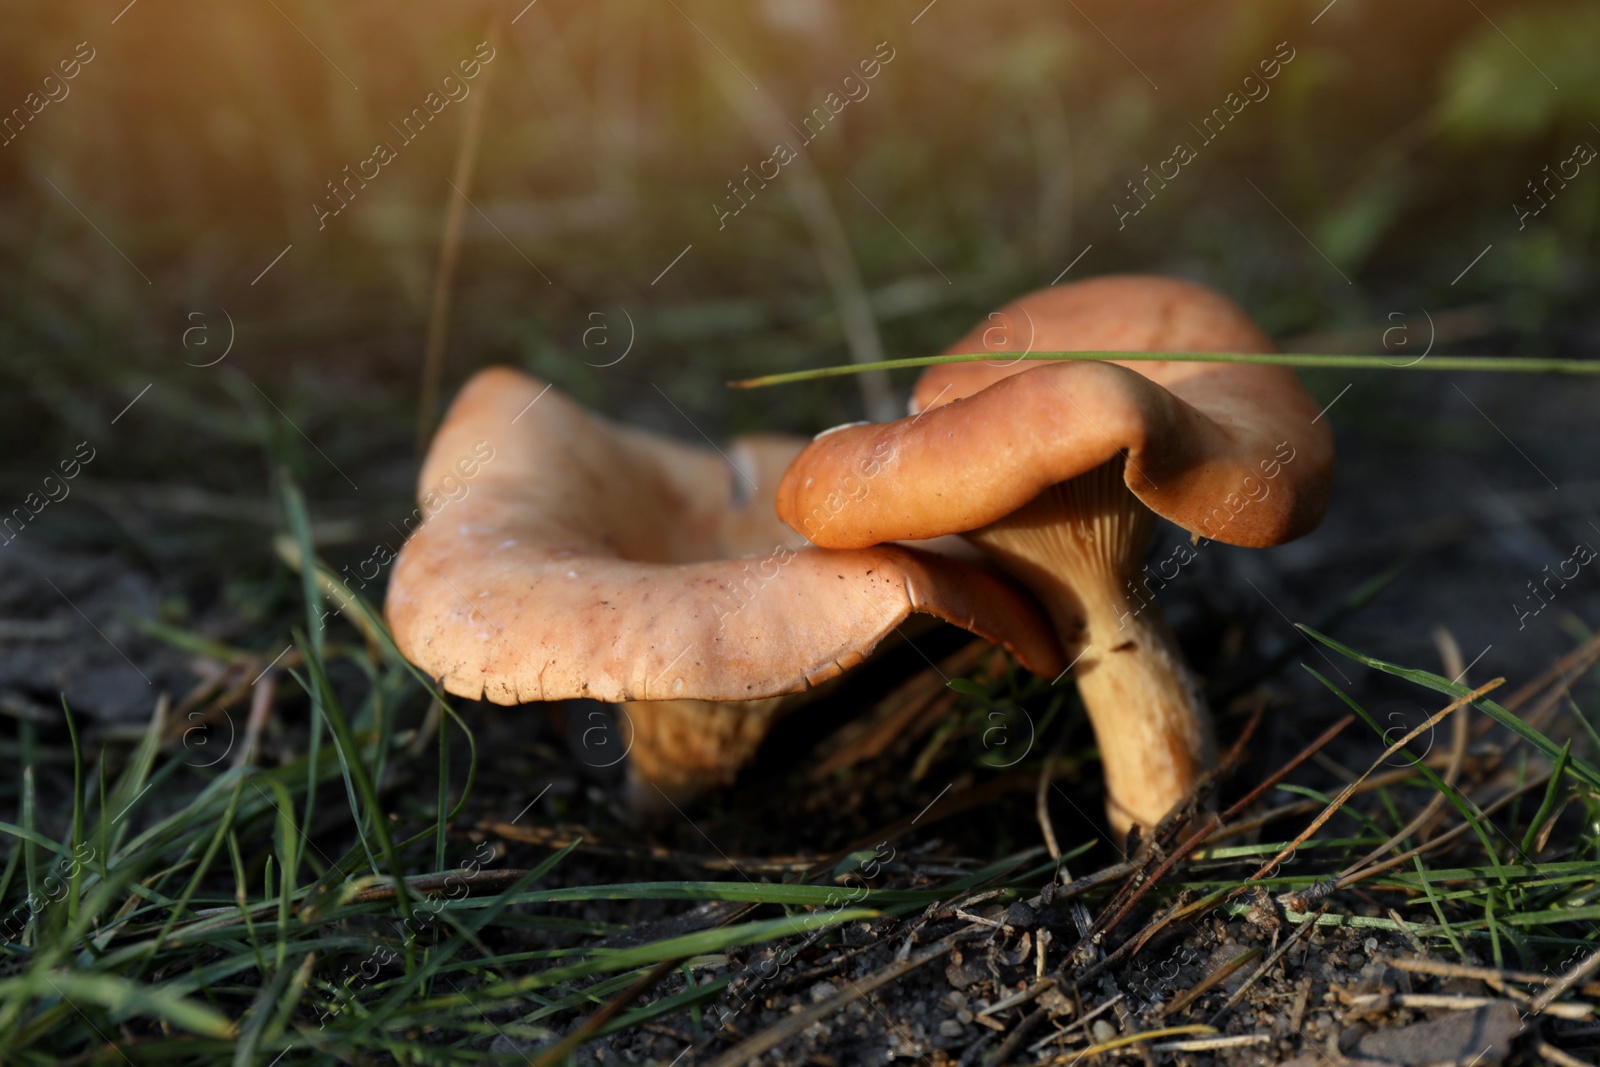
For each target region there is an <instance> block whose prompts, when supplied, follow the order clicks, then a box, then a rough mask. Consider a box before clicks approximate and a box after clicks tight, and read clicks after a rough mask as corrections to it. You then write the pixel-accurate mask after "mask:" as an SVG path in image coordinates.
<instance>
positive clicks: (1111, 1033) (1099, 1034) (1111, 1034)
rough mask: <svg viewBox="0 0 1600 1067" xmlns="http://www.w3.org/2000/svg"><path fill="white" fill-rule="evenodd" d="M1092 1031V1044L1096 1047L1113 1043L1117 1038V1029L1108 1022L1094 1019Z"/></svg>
mask: <svg viewBox="0 0 1600 1067" xmlns="http://www.w3.org/2000/svg"><path fill="white" fill-rule="evenodd" d="M1093 1030H1094V1043H1095V1044H1097V1045H1103V1044H1105V1043H1106V1042H1107V1041H1113V1040H1115V1039H1116V1036H1117V1028H1116V1027H1115V1026H1112V1025H1111V1024H1110V1023H1109V1022H1107V1021H1106V1020H1104V1019H1096V1020H1095V1021H1094V1027H1093Z"/></svg>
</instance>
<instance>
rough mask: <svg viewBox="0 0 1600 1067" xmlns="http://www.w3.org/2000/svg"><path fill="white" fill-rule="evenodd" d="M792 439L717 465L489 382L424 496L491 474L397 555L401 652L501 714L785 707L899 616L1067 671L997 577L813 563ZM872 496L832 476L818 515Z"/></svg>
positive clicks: (500, 372)
mask: <svg viewBox="0 0 1600 1067" xmlns="http://www.w3.org/2000/svg"><path fill="white" fill-rule="evenodd" d="M802 444H803V442H796V441H789V440H774V439H770V438H769V439H760V438H756V439H745V440H743V441H741V442H736V443H735V445H734V446H732V447H730V448H729V449H728V450H727V454H726V455H727V458H725V456H724V455H723V454H722V453H719V452H717V451H715V450H712V449H706V448H698V447H693V446H690V445H685V444H681V443H679V442H676V441H673V440H671V439H668V438H664V437H661V436H658V435H654V434H648V433H643V432H639V431H635V430H630V429H627V428H624V427H621V426H618V425H616V424H614V423H612V422H610V421H608V420H606V419H603V418H600V417H598V416H595V415H592V414H590V413H588V412H586V411H584V410H583V409H582V408H580V407H579V406H578V405H576V404H574V403H573V402H572V401H571V400H569V399H568V398H566V397H565V396H563V395H562V394H561V393H559V392H558V391H556V390H554V389H551V388H549V387H548V386H546V385H545V384H544V383H543V382H540V381H537V380H535V379H533V378H531V377H529V376H527V375H524V374H522V373H520V372H518V371H514V370H510V369H507V368H492V369H489V370H485V371H482V372H480V373H479V374H478V375H476V376H475V377H474V378H473V379H472V380H471V381H469V382H468V383H467V385H466V386H465V387H464V388H463V389H462V391H461V393H460V395H459V396H458V397H457V399H456V401H455V402H454V404H453V405H452V406H451V409H450V411H449V413H448V414H447V416H446V418H445V421H444V423H443V424H442V425H441V427H440V429H439V431H438V433H437V434H436V436H435V438H434V442H433V445H432V447H431V448H430V450H429V453H428V457H427V459H426V461H425V462H424V464H423V468H422V473H421V477H420V482H419V484H420V486H421V495H423V497H424V499H425V500H426V499H427V494H428V493H430V492H434V491H436V487H437V486H438V485H439V484H441V482H444V481H445V480H446V479H449V478H451V477H452V476H454V475H456V472H458V471H460V470H461V468H460V466H459V463H460V461H461V458H462V457H466V456H475V455H482V454H484V453H485V452H486V451H487V450H492V458H491V459H489V460H488V461H486V462H480V463H478V464H476V465H475V466H476V469H475V472H474V474H473V475H472V476H471V477H470V478H465V479H459V476H457V477H458V480H459V481H461V482H462V483H464V484H465V487H466V488H465V491H464V492H462V493H460V494H459V495H458V496H457V497H456V498H455V499H451V500H449V501H448V502H446V503H445V504H443V506H441V507H440V508H438V509H437V511H436V513H435V514H433V515H432V517H431V518H429V519H428V520H427V521H426V522H424V523H423V525H422V526H421V527H420V528H419V529H418V530H417V531H416V533H415V534H414V535H413V536H412V537H411V539H410V540H409V541H408V542H407V544H406V546H405V548H404V549H403V550H402V551H401V553H400V556H399V559H398V561H397V562H396V564H395V567H394V573H393V575H392V578H391V580H390V584H389V593H388V600H387V602H386V605H385V611H386V615H387V617H388V620H389V624H390V627H391V629H392V630H393V633H394V637H395V641H396V643H397V645H398V646H399V648H400V651H401V652H402V653H403V654H404V655H405V656H406V657H407V658H408V659H410V660H411V661H412V662H413V663H416V664H417V665H418V666H419V667H421V668H422V669H424V670H425V671H427V672H428V673H429V674H430V675H432V676H433V677H435V678H436V679H438V680H439V681H440V683H441V685H442V686H443V688H444V689H445V690H446V691H448V692H450V693H454V694H456V695H459V696H464V697H468V698H472V699H479V698H482V699H486V700H490V701H493V702H495V703H499V704H516V703H522V702H526V701H536V700H558V699H567V698H574V697H590V698H593V699H597V700H604V701H613V702H620V701H634V700H670V699H685V698H693V699H702V700H753V699H756V698H760V697H768V696H776V695H779V694H785V693H793V692H799V691H802V690H804V689H806V688H807V687H810V686H814V685H817V684H819V683H821V682H823V681H825V680H827V679H829V678H832V677H834V676H836V675H838V674H840V673H841V672H843V671H845V670H847V669H849V668H850V667H852V666H854V665H856V664H857V663H859V662H861V660H862V659H864V658H865V657H866V656H867V655H868V654H869V653H870V652H871V651H872V650H873V648H874V647H875V646H876V645H877V644H878V643H879V642H880V641H881V640H882V639H883V638H884V637H885V636H887V635H888V634H889V633H890V632H892V631H893V630H894V628H895V627H896V626H897V625H899V624H900V623H901V622H902V621H904V620H905V618H906V617H907V616H908V615H910V614H911V613H912V612H926V613H928V614H931V615H935V616H937V617H939V618H941V619H944V620H946V621H948V622H952V623H954V624H956V625H958V626H962V627H964V628H966V629H968V630H971V631H972V632H974V633H976V634H978V635H980V636H982V637H985V638H988V639H989V640H992V641H994V642H996V643H997V644H1001V645H1004V646H1005V647H1006V648H1007V649H1009V650H1010V651H1011V652H1012V653H1013V654H1014V655H1016V656H1017V657H1018V658H1019V659H1021V660H1022V661H1023V662H1024V663H1025V664H1027V665H1028V666H1029V667H1030V668H1031V669H1034V670H1036V671H1040V672H1044V673H1049V672H1051V671H1055V670H1059V669H1060V667H1061V666H1062V665H1063V664H1064V661H1063V659H1062V656H1061V652H1060V649H1059V646H1058V645H1057V643H1056V640H1055V638H1054V636H1053V634H1052V633H1051V630H1050V627H1049V624H1048V622H1047V621H1046V620H1045V619H1044V617H1043V614H1042V613H1041V612H1040V610H1039V608H1038V607H1037V605H1035V604H1034V603H1033V601H1032V600H1031V599H1030V598H1028V597H1027V596H1026V595H1024V594H1022V593H1020V592H1019V591H1018V590H1017V589H1015V588H1014V587H1013V586H1012V585H1010V584H1009V583H1008V582H1007V581H1005V580H1004V579H1002V578H999V577H996V576H995V575H993V574H990V573H988V572H986V571H984V570H983V569H981V568H978V567H974V566H971V565H969V564H966V563H961V562H958V561H955V560H951V559H945V558H941V557H938V556H934V555H931V554H928V553H924V552H920V551H917V550H913V549H906V548H900V547H895V546H882V547H876V548H870V549H863V550H859V551H849V552H831V551H823V550H819V549H816V548H811V547H806V546H805V545H804V542H803V541H802V540H801V539H800V538H799V537H798V536H796V535H795V534H794V533H793V532H792V531H791V530H789V529H788V528H787V527H785V526H783V525H782V524H781V523H780V522H779V521H778V520H777V519H776V516H775V515H773V513H772V507H771V493H772V489H773V486H774V484H775V482H776V480H777V471H778V470H780V469H782V467H783V465H784V464H785V463H786V462H787V461H788V460H789V458H790V457H792V456H793V454H794V453H795V452H797V451H798V450H799V448H800V447H801V446H802ZM730 460H731V461H730ZM865 469H870V468H865ZM876 491H877V487H876V483H875V481H874V480H872V479H871V478H870V476H869V475H868V474H866V473H864V468H863V467H861V466H860V465H858V466H856V467H853V468H851V470H850V471H845V472H841V474H840V476H839V477H838V478H837V479H836V487H835V493H834V496H833V497H832V498H831V499H828V498H825V504H826V506H827V507H829V508H831V509H833V510H832V512H831V515H832V521H834V522H839V521H843V519H844V517H845V516H847V515H848V514H849V512H850V511H851V510H853V509H854V508H857V507H859V506H861V504H862V502H863V501H864V500H866V499H870V497H871V495H872V493H873V492H876ZM741 498H743V499H741Z"/></svg>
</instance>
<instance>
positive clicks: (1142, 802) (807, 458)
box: [777, 276, 1333, 834]
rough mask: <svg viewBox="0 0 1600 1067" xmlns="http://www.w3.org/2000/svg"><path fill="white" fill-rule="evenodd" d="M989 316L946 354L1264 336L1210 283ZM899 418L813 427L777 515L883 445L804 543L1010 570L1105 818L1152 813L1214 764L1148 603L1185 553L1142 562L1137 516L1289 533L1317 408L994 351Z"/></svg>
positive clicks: (1247, 532)
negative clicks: (1047, 641) (1047, 634)
mask: <svg viewBox="0 0 1600 1067" xmlns="http://www.w3.org/2000/svg"><path fill="white" fill-rule="evenodd" d="M996 315H998V316H1000V317H1001V319H1000V327H1002V328H997V326H996V325H995V316H991V317H990V320H988V321H986V322H985V323H983V324H980V326H979V327H978V328H975V329H974V330H973V331H972V332H971V333H969V334H968V335H967V336H966V337H964V338H962V339H961V340H960V341H958V342H956V344H955V345H954V346H952V348H951V349H950V351H951V352H979V351H985V350H988V351H995V352H1021V351H1024V350H1025V348H1032V349H1035V350H1039V351H1087V352H1094V351H1137V350H1144V351H1194V352H1208V351H1209V352H1241V353H1248V352H1270V351H1272V350H1273V348H1272V344H1271V342H1270V341H1269V340H1268V339H1267V337H1266V336H1265V335H1263V334H1262V333H1261V331H1260V330H1259V329H1257V328H1256V326H1255V325H1254V324H1253V323H1252V322H1251V321H1250V319H1249V318H1248V317H1247V316H1246V315H1245V314H1244V312H1243V311H1241V310H1240V309H1239V308H1238V307H1237V306H1235V305H1234V304H1233V303H1231V302H1230V301H1229V300H1227V299H1226V298H1225V297H1223V296H1221V295H1219V294H1217V293H1215V292H1212V291H1211V290H1208V289H1205V288H1203V287H1201V286H1198V285H1194V284H1191V283H1188V282H1183V281H1177V280H1173V279H1166V278H1158V277H1141V276H1117V277H1106V278H1099V279H1095V280H1091V281H1086V282H1081V283H1077V284H1073V285H1065V286H1060V287H1055V288H1050V289H1045V290H1042V291H1040V292H1037V293H1033V294H1031V295H1029V296H1026V297H1024V298H1022V299H1021V300H1019V301H1017V302H1015V303H1013V304H1011V305H1009V306H1007V307H1006V308H1004V309H1002V310H1001V311H1000V312H997V313H996ZM1030 323H1031V326H1030V325H1029V324H1030ZM986 341H987V342H988V343H987V344H986V343H985V342H986ZM912 412H913V414H912V417H908V418H905V419H901V420H899V421H897V422H890V423H883V424H878V425H862V426H854V427H849V428H846V429H841V430H840V431H838V432H837V433H833V434H829V435H828V436H826V437H822V438H819V439H817V440H815V441H813V442H812V443H811V444H810V445H809V446H807V447H806V449H805V451H803V452H802V453H800V455H799V456H798V457H797V458H796V459H795V461H794V463H793V464H792V465H791V466H790V468H789V469H788V471H787V472H786V473H785V474H784V477H783V481H782V483H781V484H780V485H779V487H778V494H777V509H778V514H779V515H780V516H781V517H782V518H784V519H785V520H786V521H788V522H789V523H790V524H791V525H796V524H797V522H803V517H804V516H806V515H807V514H808V513H810V512H811V510H812V509H813V508H814V507H816V504H817V500H818V498H819V495H820V494H821V493H823V491H824V489H825V487H826V486H827V485H829V484H830V483H831V482H832V481H834V480H836V479H837V478H838V477H839V472H841V471H845V470H849V469H850V468H851V466H852V465H853V464H855V463H858V462H859V461H860V457H862V456H867V455H874V454H880V453H887V454H892V455H893V456H894V457H895V461H894V465H893V467H892V469H891V471H890V473H889V474H888V475H886V476H885V477H882V478H880V479H879V480H878V482H877V483H875V484H874V486H873V492H872V493H871V495H870V496H868V497H867V498H866V499H864V500H862V501H861V502H860V504H859V505H857V506H856V507H854V508H852V509H851V510H850V511H849V512H848V513H847V514H845V515H842V516H841V517H840V519H839V520H838V521H835V522H832V523H829V524H827V526H825V527H824V528H822V529H821V530H819V531H818V532H817V533H816V534H814V535H812V538H811V539H812V541H813V542H815V543H816V544H818V545H823V546H826V547H829V548H837V549H858V548H864V547H866V546H868V545H875V544H880V543H882V542H886V541H902V540H912V541H915V540H917V539H921V538H932V537H937V536H941V535H946V534H951V533H960V534H963V535H964V536H966V537H967V538H968V539H969V540H971V541H972V542H974V543H976V544H977V545H978V546H979V547H980V548H982V549H983V550H984V551H985V552H986V553H987V554H988V555H989V556H990V557H991V558H992V559H994V560H995V561H996V562H997V563H998V564H999V565H1000V566H1001V567H1003V568H1004V569H1005V570H1007V571H1009V572H1011V573H1012V574H1013V575H1014V576H1016V577H1017V578H1019V579H1020V580H1021V581H1022V582H1023V583H1024V584H1025V585H1027V586H1028V587H1029V588H1030V589H1031V590H1032V591H1033V592H1034V593H1035V594H1036V595H1037V596H1038V598H1039V599H1040V601H1042V602H1043V604H1044V606H1045V608H1046V610H1047V611H1048V612H1049V614H1050V618H1051V620H1052V621H1053V623H1054V625H1055V627H1056V632H1057V633H1058V635H1059V636H1060V639H1061V645H1062V647H1063V649H1064V650H1065V651H1066V654H1067V656H1068V658H1069V659H1071V660H1072V661H1073V664H1074V666H1073V671H1074V673H1075V675H1076V678H1077V683H1078V689H1079V692H1080V694H1081V695H1082V698H1083V703H1084V707H1085V709H1086V710H1087V712H1088V714H1089V718H1090V720H1091V722H1092V723H1093V726H1094V731H1095V737H1096V739H1097V742H1098V745H1099V748H1100V753H1101V759H1102V761H1103V764H1104V769H1105V778H1106V793H1107V811H1108V815H1109V817H1110V820H1111V824H1112V826H1113V828H1114V829H1116V830H1117V831H1118V832H1119V834H1121V833H1126V831H1127V830H1128V829H1129V828H1130V827H1131V825H1132V824H1134V823H1139V824H1142V825H1144V826H1146V827H1149V826H1153V825H1155V824H1156V823H1157V822H1158V821H1159V820H1160V819H1161V817H1162V816H1163V815H1165V814H1166V813H1167V812H1168V811H1169V810H1170V809H1171V808H1172V806H1173V805H1174V804H1176V803H1177V802H1178V801H1179V800H1180V799H1182V798H1183V796H1184V795H1185V794H1186V793H1187V792H1188V791H1189V789H1190V788H1191V787H1192V786H1193V785H1194V784H1195V782H1196V780H1197V778H1198V776H1199V775H1200V774H1201V773H1202V772H1203V771H1204V770H1205V769H1206V768H1207V767H1208V766H1209V765H1210V764H1211V762H1212V760H1213V758H1214V743H1213V740H1212V736H1211V727H1210V722H1209V717H1208V715H1207V712H1206V708H1205V705H1204V702H1203V699H1202V697H1201V694H1200V687H1199V684H1198V683H1197V681H1196V679H1195V677H1194V676H1193V674H1191V672H1190V671H1189V669H1188V668H1187V667H1186V666H1185V664H1184V661H1183V658H1182V655H1181V653H1180V652H1179V650H1178V648H1177V645H1176V643H1175V641H1174V638H1173V635H1172V632H1171V631H1170V629H1169V628H1168V627H1167V625H1166V623H1165V622H1164V621H1163V619H1162V618H1161V615H1160V612H1159V610H1158V608H1157V607H1156V605H1155V603H1154V592H1155V590H1157V589H1160V588H1162V587H1164V586H1165V584H1166V582H1167V581H1169V580H1170V579H1171V578H1173V577H1175V576H1176V574H1177V569H1178V566H1181V564H1182V563H1185V562H1187V561H1188V560H1189V559H1192V558H1193V556H1194V550H1193V548H1191V547H1188V546H1180V547H1183V548H1185V549H1186V550H1187V553H1188V554H1187V556H1186V557H1185V558H1184V559H1182V560H1180V561H1179V562H1178V564H1177V565H1176V566H1174V567H1171V568H1166V569H1159V568H1158V570H1157V571H1156V572H1155V573H1152V572H1151V570H1150V569H1149V568H1146V567H1145V566H1144V563H1145V555H1146V552H1147V550H1148V546H1149V542H1150V535H1151V532H1152V530H1153V528H1154V525H1155V519H1156V516H1157V515H1159V516H1161V517H1163V518H1166V519H1169V520H1171V521H1172V522H1174V523H1176V524H1177V525H1179V526H1181V527H1183V528H1184V529H1185V530H1188V531H1189V532H1190V533H1191V534H1192V535H1193V539H1194V540H1198V539H1199V538H1207V539H1210V540H1216V541H1222V542H1225V543H1227V544H1233V545H1242V546H1247V547H1265V546H1268V545H1275V544H1279V543H1281V542H1284V541H1288V540H1291V539H1293V538H1295V537H1299V536H1300V535H1302V534H1304V533H1306V532H1308V531H1309V530H1310V529H1311V528H1312V527H1314V526H1315V525H1316V524H1317V522H1318V521H1320V519H1321V517H1322V513H1323V511H1324V510H1325V508H1326V506H1327V500H1328V492H1329V483H1330V481H1331V477H1332V469H1333V442H1332V437H1331V434H1330V433H1329V431H1328V427H1327V424H1326V423H1324V422H1320V421H1319V418H1318V412H1317V407H1316V405H1315V404H1314V403H1313V402H1312V400H1311V397H1310V396H1309V395H1307V393H1306V392H1305V390H1304V388H1303V387H1302V386H1301V385H1300V382H1299V380H1298V379H1297V378H1296V377H1295V375H1294V373H1293V372H1292V371H1290V370H1288V369H1286V368H1283V367H1273V366H1261V365H1246V364H1238V363H1231V364H1230V363H1201V362H1178V361H1159V362H1158V361H1149V362H1132V361H1130V362H1127V363H1117V362H1111V361H1106V362H1098V361H1096V362H1090V361H1061V362H1052V363H1038V362H1027V361H1022V360H1017V359H1012V360H1007V361H1005V362H992V361H983V362H968V363H957V364H944V365H938V366H935V367H931V368H929V370H928V371H927V373H925V374H924V375H923V377H922V379H921V380H920V381H919V382H918V384H917V388H916V394H915V398H914V400H913V403H912ZM1168 562H1172V561H1170V560H1169V561H1164V563H1163V567H1164V565H1165V563H1168ZM1169 571H1170V573H1168V572H1169Z"/></svg>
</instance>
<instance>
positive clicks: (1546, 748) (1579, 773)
mask: <svg viewBox="0 0 1600 1067" xmlns="http://www.w3.org/2000/svg"><path fill="white" fill-rule="evenodd" d="M1295 625H1296V627H1297V628H1298V629H1299V630H1300V631H1301V632H1302V633H1304V634H1306V635H1307V636H1308V637H1311V638H1312V639H1313V640H1316V641H1319V642H1321V643H1322V644H1324V645H1326V646H1328V647H1329V648H1331V649H1333V650H1334V651H1335V652H1338V653H1339V654H1340V655H1343V656H1346V657H1348V658H1350V659H1353V660H1355V661H1356V662H1357V663H1360V664H1362V665H1363V666H1366V667H1371V668H1372V669H1374V670H1378V671H1382V672H1383V673H1385V674H1392V675H1394V676H1395V677H1396V678H1404V679H1406V680H1407V681H1409V682H1415V683H1416V684H1418V685H1421V686H1424V687H1426V688H1428V689H1432V690H1433V691H1434V692H1436V693H1444V694H1445V695H1447V696H1452V697H1456V698H1460V697H1464V696H1467V695H1469V694H1471V693H1472V692H1473V690H1471V689H1468V688H1467V687H1466V686H1464V685H1460V684H1458V683H1456V682H1452V681H1450V680H1449V679H1448V678H1443V677H1440V676H1439V675H1437V674H1434V673H1432V672H1431V671H1424V670H1418V669H1416V668H1412V667H1401V666H1399V665H1397V664H1394V663H1390V662H1388V661H1387V660H1381V659H1378V658H1377V657H1375V656H1368V655H1366V654H1364V653H1361V652H1357V651H1356V650H1355V649H1353V648H1351V647H1350V646H1348V645H1345V644H1342V643H1340V642H1339V641H1336V640H1334V639H1333V638H1331V637H1329V636H1327V635H1326V634H1322V633H1318V632H1317V631H1316V630H1313V629H1312V628H1311V627H1309V626H1305V625H1303V624H1300V623H1296V624H1295ZM1472 704H1473V706H1474V707H1477V708H1479V709H1480V710H1482V711H1483V712H1484V714H1486V715H1488V716H1489V717H1490V718H1492V719H1493V720H1494V721H1495V722H1497V723H1499V724H1500V725H1501V726H1504V727H1505V728H1506V729H1508V730H1510V731H1511V732H1512V733H1514V734H1516V735H1517V736H1518V737H1520V738H1522V739H1523V740H1524V741H1526V742H1528V743H1529V744H1530V745H1532V746H1533V747H1534V748H1536V749H1538V750H1539V751H1540V752H1541V753H1543V754H1544V755H1545V756H1546V757H1548V758H1549V759H1551V760H1555V759H1557V758H1559V757H1560V755H1561V746H1560V745H1557V744H1556V743H1555V742H1554V741H1552V740H1551V739H1550V738H1548V737H1546V736H1545V735H1544V734H1542V733H1540V732H1539V731H1538V730H1537V729H1535V728H1534V727H1532V726H1529V725H1528V724H1527V723H1526V722H1524V721H1523V720H1522V718H1521V717H1519V716H1518V715H1516V714H1515V713H1513V712H1510V711H1507V710H1506V709H1505V708H1504V707H1502V706H1501V705H1499V704H1497V703H1495V702H1494V701H1492V700H1487V699H1482V698H1478V699H1474V700H1473V701H1472ZM1564 769H1565V770H1566V773H1567V774H1569V775H1571V776H1572V777H1573V778H1575V779H1577V780H1578V781H1580V782H1582V783H1583V784H1584V785H1587V786H1589V787H1591V788H1595V789H1600V768H1596V767H1595V765H1594V764H1592V763H1590V762H1589V761H1588V760H1585V759H1583V758H1581V757H1578V756H1569V758H1568V759H1567V762H1566V765H1565V768H1564Z"/></svg>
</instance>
